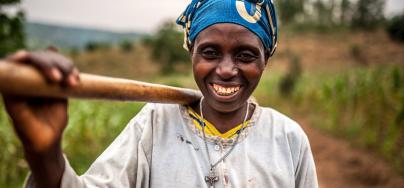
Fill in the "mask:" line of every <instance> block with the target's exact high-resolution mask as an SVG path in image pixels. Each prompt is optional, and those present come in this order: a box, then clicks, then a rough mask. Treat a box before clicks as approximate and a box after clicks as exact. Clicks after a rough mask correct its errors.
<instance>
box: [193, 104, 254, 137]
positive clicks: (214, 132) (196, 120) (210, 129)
mask: <svg viewBox="0 0 404 188" xmlns="http://www.w3.org/2000/svg"><path fill="white" fill-rule="evenodd" d="M187 110H188V113H189V115H190V116H191V117H192V119H193V123H194V125H195V127H196V128H198V129H199V130H202V125H201V123H200V119H201V116H199V114H198V113H196V112H195V111H194V110H193V109H192V108H191V107H188V108H187ZM203 122H204V123H205V125H206V127H205V133H206V134H207V135H211V136H219V137H221V138H232V137H234V136H236V135H237V131H239V130H240V129H241V128H242V127H243V124H240V125H237V126H236V127H234V128H232V129H230V130H228V131H227V132H225V133H221V132H220V131H218V130H217V129H216V127H215V126H214V125H213V124H212V123H210V122H209V121H207V120H206V119H203ZM245 123H248V121H246V122H245Z"/></svg>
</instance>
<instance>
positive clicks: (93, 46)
mask: <svg viewBox="0 0 404 188" xmlns="http://www.w3.org/2000/svg"><path fill="white" fill-rule="evenodd" d="M110 47H111V44H110V43H107V42H94V41H90V42H88V43H87V44H86V46H85V49H86V51H87V52H94V51H96V50H100V49H109V48H110Z"/></svg>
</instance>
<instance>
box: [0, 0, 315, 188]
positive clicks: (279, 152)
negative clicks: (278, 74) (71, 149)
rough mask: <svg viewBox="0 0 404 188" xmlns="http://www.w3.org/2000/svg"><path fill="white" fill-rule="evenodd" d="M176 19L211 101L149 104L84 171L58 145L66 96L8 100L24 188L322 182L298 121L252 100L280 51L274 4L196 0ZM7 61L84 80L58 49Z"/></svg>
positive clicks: (62, 79)
mask: <svg viewBox="0 0 404 188" xmlns="http://www.w3.org/2000/svg"><path fill="white" fill-rule="evenodd" d="M248 10H249V11H248ZM177 23H179V24H180V25H182V26H183V27H184V29H185V47H186V48H187V49H188V50H189V52H190V55H191V58H192V63H193V73H194V78H195V81H196V83H197V85H198V87H199V89H200V90H201V92H202V94H203V96H204V97H203V98H202V99H201V100H200V102H199V103H197V104H191V105H190V106H181V105H172V104H147V105H146V106H145V107H144V108H143V109H142V110H141V112H140V113H139V114H137V115H136V117H135V118H133V119H132V120H131V121H130V122H129V124H128V126H127V127H126V128H125V129H124V130H123V132H122V133H121V134H120V135H119V136H118V137H117V138H116V140H115V141H114V142H113V143H112V144H111V145H110V146H109V147H108V148H107V149H106V151H104V153H103V154H101V156H100V157H99V158H98V159H97V160H96V161H95V162H94V163H93V164H92V165H91V167H90V169H89V170H88V171H87V172H86V173H85V174H84V175H82V176H80V177H79V176H77V175H76V173H75V172H74V170H73V169H72V168H71V167H70V165H69V163H68V160H67V158H64V157H63V154H62V149H61V146H60V145H61V137H62V136H61V135H62V132H63V129H64V127H65V126H66V122H67V113H66V108H67V102H66V101H65V100H55V99H27V98H19V97H16V96H4V101H5V104H6V108H7V111H8V113H9V114H10V116H11V117H12V119H13V123H14V126H15V129H16V132H17V134H18V135H19V137H20V139H21V141H22V142H23V145H24V148H25V153H26V159H27V161H28V163H29V165H30V168H31V170H32V175H31V176H30V178H29V179H28V182H27V187H59V186H60V187H317V179H316V171H315V166H314V161H313V157H312V154H311V150H310V146H309V142H308V140H307V137H306V135H305V134H304V132H303V131H302V129H301V128H300V127H299V125H298V124H297V123H295V122H294V121H292V120H290V119H289V118H287V117H286V116H284V115H282V114H280V113H278V112H276V111H275V110H273V109H270V108H264V107H260V106H259V105H258V104H257V103H256V102H254V101H252V100H249V98H250V96H251V94H252V92H253V91H254V89H255V88H256V86H257V84H258V82H259V80H260V78H261V75H262V73H263V71H264V69H265V67H266V65H267V61H268V59H269V57H270V56H271V55H272V54H273V52H274V51H275V48H276V41H277V24H276V17H275V10H274V5H273V3H272V2H271V1H270V0H249V1H241V0H229V1H223V0H193V1H192V2H191V4H190V5H189V6H188V8H187V9H186V10H185V12H184V13H183V15H181V16H180V18H179V19H178V21H177ZM10 59H11V60H13V61H17V62H28V63H32V64H33V65H35V66H37V67H38V68H39V69H40V70H42V72H43V74H44V75H45V76H46V77H47V78H48V79H49V80H50V81H52V82H56V83H62V84H67V85H68V86H70V87H74V86H75V85H76V84H77V83H78V82H79V80H78V71H77V70H76V69H74V68H73V66H72V64H71V62H70V61H69V60H68V59H67V58H65V57H63V56H61V55H59V54H57V53H55V52H51V51H45V52H36V53H27V52H20V53H16V54H15V55H13V56H11V57H10ZM33 132H41V134H43V135H44V136H43V139H41V140H35V139H32V138H33V137H31V135H30V134H31V133H33Z"/></svg>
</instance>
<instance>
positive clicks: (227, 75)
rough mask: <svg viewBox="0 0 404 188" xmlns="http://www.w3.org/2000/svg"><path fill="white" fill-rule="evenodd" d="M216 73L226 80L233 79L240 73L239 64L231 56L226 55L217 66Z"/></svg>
mask: <svg viewBox="0 0 404 188" xmlns="http://www.w3.org/2000/svg"><path fill="white" fill-rule="evenodd" d="M216 74H217V75H218V76H220V78H222V79H224V80H228V79H231V78H233V77H235V76H236V75H237V74H238V69H237V65H236V63H235V62H234V61H233V59H232V58H231V57H224V58H223V59H222V61H220V63H219V64H218V66H217V67H216Z"/></svg>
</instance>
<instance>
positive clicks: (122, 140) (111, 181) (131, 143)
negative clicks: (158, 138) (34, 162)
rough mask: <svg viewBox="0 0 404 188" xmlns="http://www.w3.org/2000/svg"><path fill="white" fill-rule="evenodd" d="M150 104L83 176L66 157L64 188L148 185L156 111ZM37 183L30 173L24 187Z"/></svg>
mask: <svg viewBox="0 0 404 188" xmlns="http://www.w3.org/2000/svg"><path fill="white" fill-rule="evenodd" d="M150 106H151V105H149V104H148V105H146V106H145V107H144V108H143V109H142V111H141V112H139V114H138V115H137V116H136V117H135V118H133V119H132V120H131V121H130V122H129V124H128V125H127V126H126V127H125V129H124V130H123V131H122V132H121V133H120V134H119V136H118V137H117V138H116V139H115V140H114V141H113V142H112V144H111V145H110V146H109V147H108V148H107V149H106V150H105V151H104V152H103V153H102V154H101V155H100V156H99V157H98V158H97V159H96V160H95V161H94V163H93V164H92V165H91V166H90V168H89V169H88V170H87V172H86V173H84V174H83V175H81V176H78V175H77V174H76V172H75V171H74V170H73V168H72V167H71V166H70V164H69V161H68V159H67V158H66V157H65V161H66V163H65V165H66V166H65V170H64V172H63V176H62V180H61V187H62V188H70V187H75V188H89V187H143V186H146V187H147V186H148V183H149V177H150V176H149V174H150V168H149V164H150V160H151V156H150V155H151V147H152V126H151V124H152V122H153V120H152V119H153V117H152V115H153V112H152V111H153V110H152V108H151V107H150ZM83 144H85V143H83ZM88 147H91V146H88ZM35 184H36V183H35V180H34V179H33V177H32V176H29V177H28V179H27V181H26V183H25V187H26V188H36V185H35Z"/></svg>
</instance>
